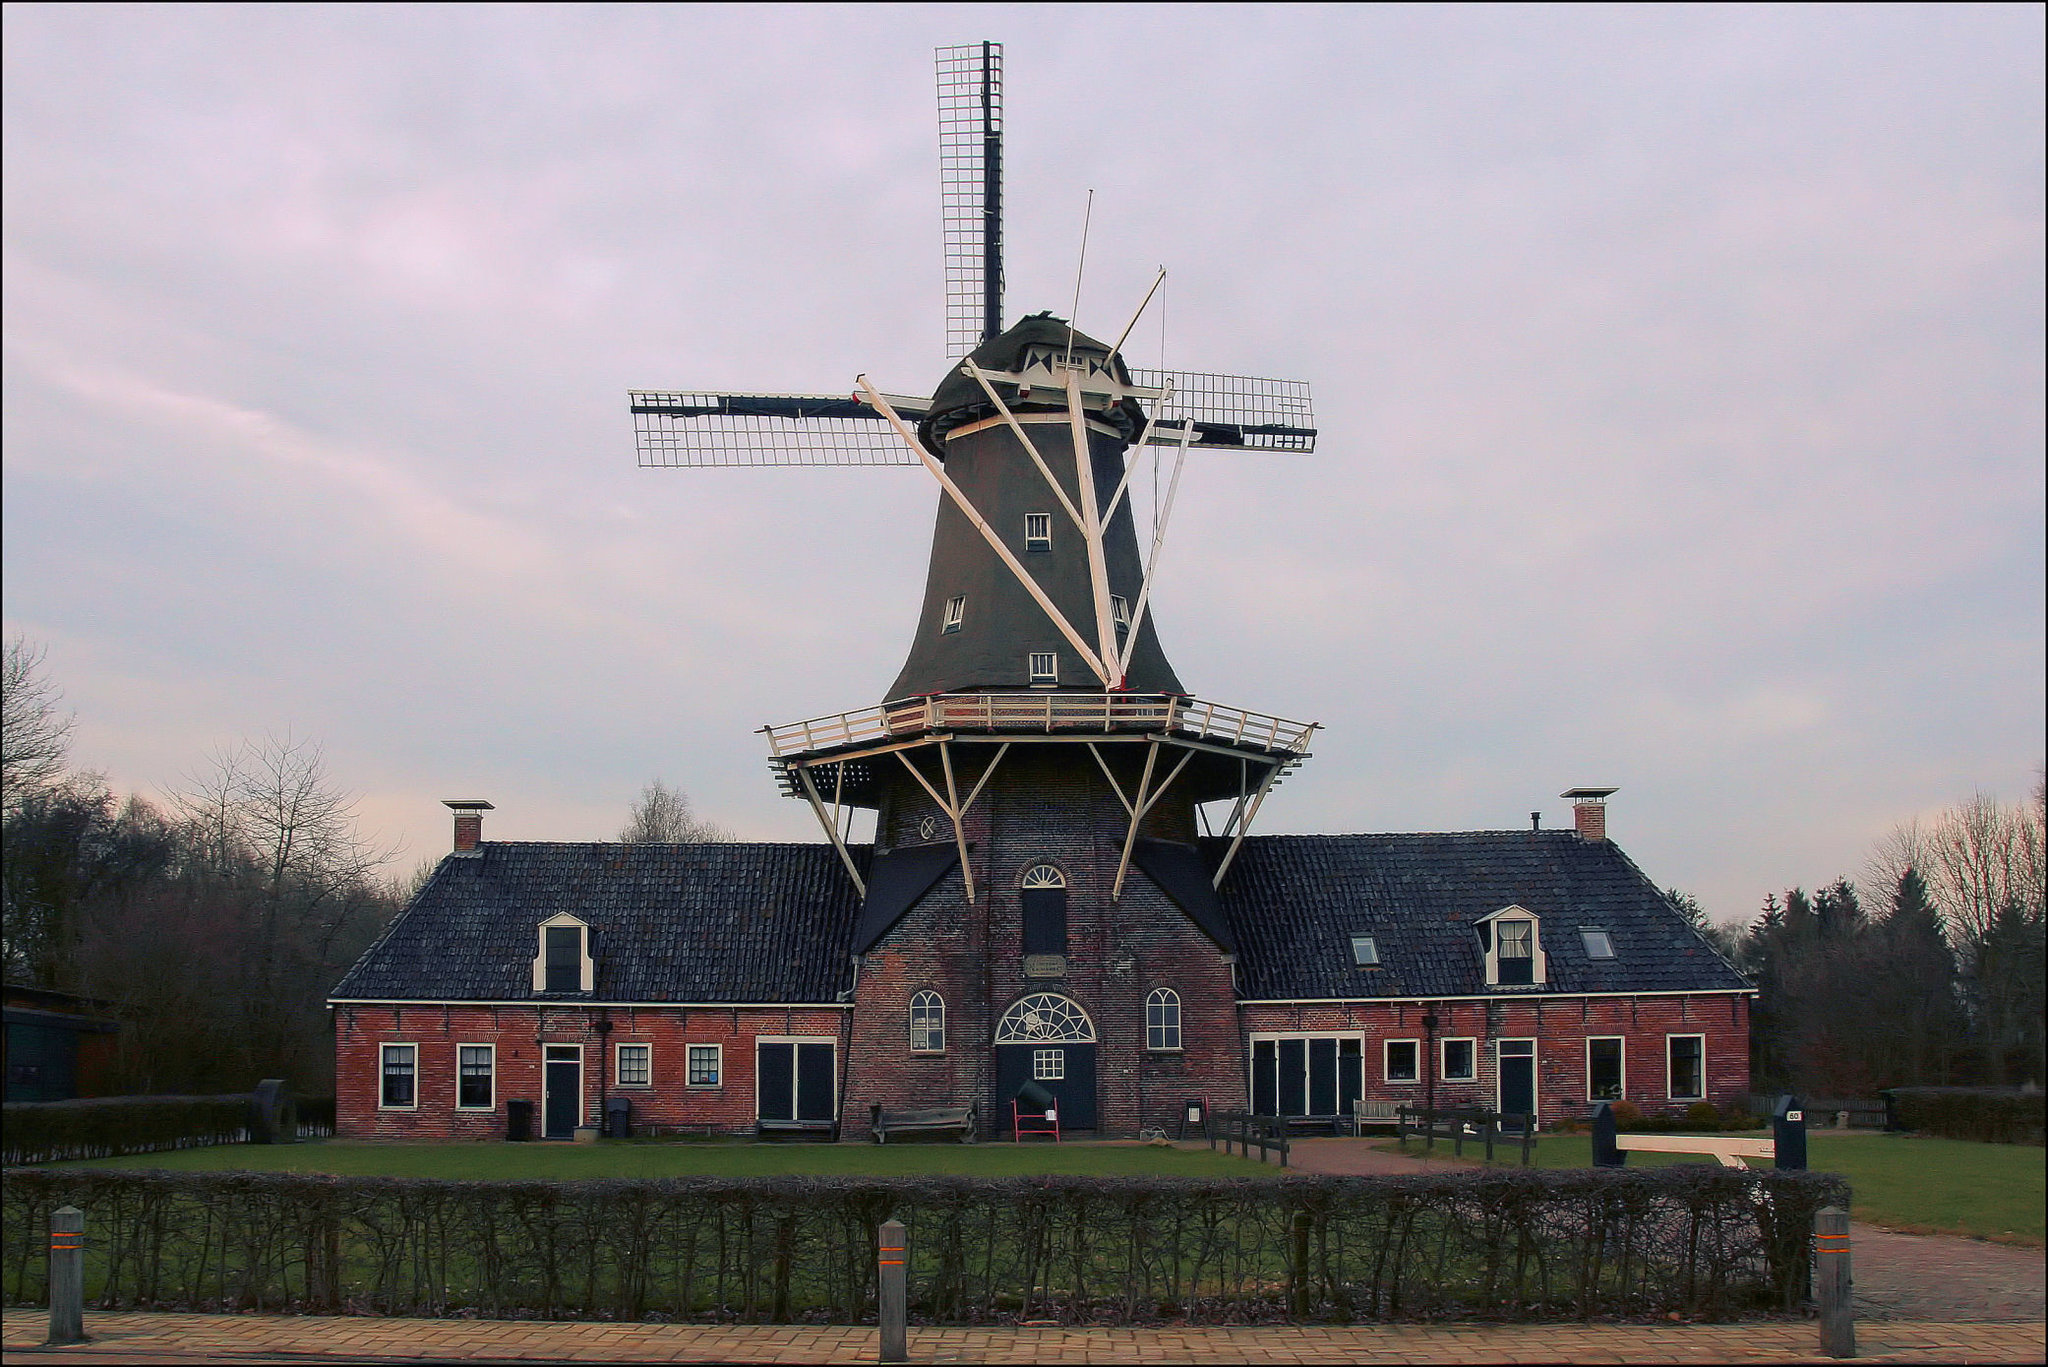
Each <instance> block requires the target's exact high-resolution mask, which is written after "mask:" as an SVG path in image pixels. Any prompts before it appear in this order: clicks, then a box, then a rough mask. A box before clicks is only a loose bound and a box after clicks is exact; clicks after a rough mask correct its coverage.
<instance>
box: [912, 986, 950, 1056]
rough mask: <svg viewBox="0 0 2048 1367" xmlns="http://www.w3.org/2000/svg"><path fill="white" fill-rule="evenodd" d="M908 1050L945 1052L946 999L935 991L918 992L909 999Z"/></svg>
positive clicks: (927, 1052)
mask: <svg viewBox="0 0 2048 1367" xmlns="http://www.w3.org/2000/svg"><path fill="white" fill-rule="evenodd" d="M910 1052H911V1053H913V1054H943V1053H944V1052H946V1000H945V998H943V997H941V996H940V995H939V994H938V993H936V992H920V993H918V994H917V995H916V996H914V997H912V998H911V999H910Z"/></svg>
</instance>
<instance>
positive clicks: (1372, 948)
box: [1351, 932, 1380, 968]
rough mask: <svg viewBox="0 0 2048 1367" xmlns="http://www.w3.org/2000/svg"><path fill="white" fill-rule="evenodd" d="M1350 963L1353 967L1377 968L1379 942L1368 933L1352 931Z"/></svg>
mask: <svg viewBox="0 0 2048 1367" xmlns="http://www.w3.org/2000/svg"><path fill="white" fill-rule="evenodd" d="M1351 963H1352V966H1353V967H1354V968H1378V967H1379V966H1380V942H1379V941H1378V940H1377V939H1375V938H1374V937H1372V936H1370V935H1366V934H1364V933H1362V932H1354V933H1353V935H1352V936H1351Z"/></svg>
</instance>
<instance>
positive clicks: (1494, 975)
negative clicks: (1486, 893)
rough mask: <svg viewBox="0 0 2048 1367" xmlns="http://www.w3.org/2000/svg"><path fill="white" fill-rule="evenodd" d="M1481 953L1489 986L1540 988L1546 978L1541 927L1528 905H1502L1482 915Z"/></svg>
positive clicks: (1478, 927) (1480, 928)
mask: <svg viewBox="0 0 2048 1367" xmlns="http://www.w3.org/2000/svg"><path fill="white" fill-rule="evenodd" d="M1475 929H1476V930H1477V931H1478V932H1479V949H1480V954H1481V956H1482V957H1483V958H1484V960H1485V964H1486V985H1487V986H1488V987H1541V986H1542V985H1543V983H1544V981H1545V974H1544V968H1545V963H1544V956H1543V944H1542V937H1541V928H1540V926H1539V924H1538V920H1537V917H1536V914H1535V913H1534V912H1532V911H1530V910H1529V909H1528V908H1527V907H1503V908H1501V909H1500V910H1499V911H1496V912H1494V913H1493V914H1492V915H1491V916H1482V917H1480V918H1479V924H1478V925H1477V926H1476V927H1475Z"/></svg>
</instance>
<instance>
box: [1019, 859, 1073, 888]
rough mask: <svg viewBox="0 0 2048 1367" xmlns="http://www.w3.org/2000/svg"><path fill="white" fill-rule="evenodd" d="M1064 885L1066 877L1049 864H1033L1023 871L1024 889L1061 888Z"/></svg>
mask: <svg viewBox="0 0 2048 1367" xmlns="http://www.w3.org/2000/svg"><path fill="white" fill-rule="evenodd" d="M1066 885H1067V876H1066V875H1065V874H1063V873H1061V872H1060V871H1059V870H1058V869H1056V868H1054V867H1053V866H1052V865H1050V864H1034V865H1032V866H1031V867H1030V868H1028V869H1026V870H1025V871H1024V882H1023V884H1022V886H1024V887H1027V888H1063V887H1065V886H1066Z"/></svg>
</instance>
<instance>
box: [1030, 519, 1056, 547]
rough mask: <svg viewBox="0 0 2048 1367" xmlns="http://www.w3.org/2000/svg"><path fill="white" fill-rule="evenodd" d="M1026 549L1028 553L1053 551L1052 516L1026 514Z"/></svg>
mask: <svg viewBox="0 0 2048 1367" xmlns="http://www.w3.org/2000/svg"><path fill="white" fill-rule="evenodd" d="M1024 549H1025V550H1027V551H1049V550H1051V549H1052V514H1051V513H1026V514H1024Z"/></svg>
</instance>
